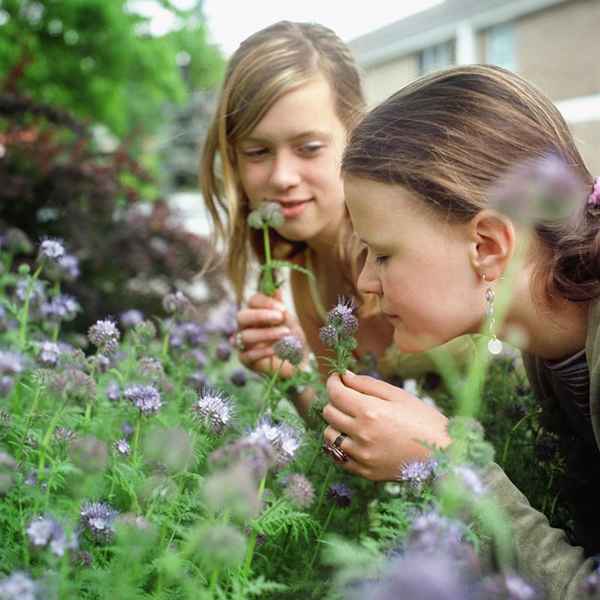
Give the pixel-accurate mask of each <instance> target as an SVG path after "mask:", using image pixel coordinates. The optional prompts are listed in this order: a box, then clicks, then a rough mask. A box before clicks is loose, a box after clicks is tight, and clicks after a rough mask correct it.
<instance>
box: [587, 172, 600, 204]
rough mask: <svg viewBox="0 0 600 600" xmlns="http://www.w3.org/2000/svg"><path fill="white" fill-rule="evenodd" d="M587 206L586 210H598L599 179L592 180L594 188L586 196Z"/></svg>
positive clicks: (599, 202)
mask: <svg viewBox="0 0 600 600" xmlns="http://www.w3.org/2000/svg"><path fill="white" fill-rule="evenodd" d="M587 205H588V208H600V177H596V179H594V186H593V187H592V191H591V193H590V195H589V196H588V200H587Z"/></svg>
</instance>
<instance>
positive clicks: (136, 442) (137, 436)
mask: <svg viewBox="0 0 600 600" xmlns="http://www.w3.org/2000/svg"><path fill="white" fill-rule="evenodd" d="M141 429H142V417H141V415H140V416H138V419H137V421H136V423H135V434H134V436H133V462H134V463H135V461H136V459H137V453H138V446H139V443H140V431H141Z"/></svg>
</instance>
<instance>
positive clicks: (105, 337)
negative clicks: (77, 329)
mask: <svg viewBox="0 0 600 600" xmlns="http://www.w3.org/2000/svg"><path fill="white" fill-rule="evenodd" d="M120 337H121V332H120V331H119V330H118V329H117V326H116V324H115V322H114V321H111V320H110V319H105V320H101V321H96V323H95V324H94V325H92V326H91V327H90V328H89V330H88V338H89V340H90V342H92V344H94V346H96V348H98V349H99V350H101V351H102V352H105V353H106V354H113V353H114V352H115V351H116V350H117V348H118V346H119V338H120Z"/></svg>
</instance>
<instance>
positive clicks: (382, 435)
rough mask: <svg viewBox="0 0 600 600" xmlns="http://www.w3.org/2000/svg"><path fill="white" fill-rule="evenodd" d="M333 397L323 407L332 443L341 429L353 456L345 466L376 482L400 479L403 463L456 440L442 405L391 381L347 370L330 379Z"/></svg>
mask: <svg viewBox="0 0 600 600" xmlns="http://www.w3.org/2000/svg"><path fill="white" fill-rule="evenodd" d="M327 391H328V393H329V398H330V402H329V404H327V405H326V406H325V408H324V409H323V417H324V418H325V420H326V421H327V422H328V423H329V426H328V427H327V428H326V429H325V431H324V434H323V435H324V437H325V440H326V441H328V442H329V443H333V441H334V440H335V439H336V438H337V436H338V435H339V434H340V433H342V432H343V433H345V434H346V435H347V437H346V438H345V439H344V440H343V441H342V443H341V445H340V447H341V449H342V450H343V451H344V452H345V453H346V454H347V455H348V458H349V460H348V461H347V462H345V463H340V465H341V466H342V467H343V468H344V469H346V470H347V471H350V472H351V473H355V474H356V475H360V476H362V477H365V478H367V479H371V480H373V481H392V480H397V479H398V476H399V474H400V471H401V469H402V466H403V465H405V464H408V463H411V462H413V461H416V460H425V459H427V458H428V457H429V455H430V454H431V451H430V450H429V448H427V447H426V446H424V445H423V443H422V442H425V443H426V444H427V445H428V446H429V447H431V446H436V447H441V448H444V447H446V446H447V445H448V444H450V441H451V439H450V437H449V436H448V432H447V430H446V426H447V421H448V420H447V419H446V417H445V416H444V415H443V414H442V413H440V412H439V411H438V410H437V409H435V408H433V407H431V406H429V405H428V404H425V403H424V402H423V401H421V400H419V399H418V398H416V397H415V396H412V395H411V394H409V393H408V392H405V391H404V390H403V389H401V388H397V387H395V386H393V385H390V384H389V383H385V382H383V381H379V380H378V379H374V378H372V377H367V376H366V375H355V374H354V373H351V372H350V371H346V372H345V373H344V374H343V375H342V376H341V377H340V376H339V375H338V374H333V375H331V376H330V377H329V379H328V380H327Z"/></svg>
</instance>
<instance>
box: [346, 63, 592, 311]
mask: <svg viewBox="0 0 600 600" xmlns="http://www.w3.org/2000/svg"><path fill="white" fill-rule="evenodd" d="M548 155H554V156H556V157H558V158H559V159H561V160H562V161H563V162H564V163H566V165H568V166H569V168H570V169H571V170H572V171H573V172H574V174H575V175H576V176H577V177H578V178H579V179H580V180H581V182H582V183H583V185H584V186H585V187H586V189H588V190H591V188H592V185H593V178H592V176H591V175H590V173H589V171H588V170H587V168H586V166H585V164H584V163H583V160H582V158H581V156H580V154H579V152H578V150H577V148H576V147H575V143H574V141H573V138H572V136H571V133H570V132H569V129H568V127H567V124H566V123H565V121H564V119H563V118H562V116H561V114H560V113H559V111H558V109H557V108H556V107H555V106H554V105H553V104H552V102H551V101H550V100H549V99H548V98H546V96H544V94H542V93H541V92H540V91H539V90H537V89H536V88H535V87H534V86H533V85H531V84H529V83H528V82H526V81H525V80H523V79H522V78H521V77H519V76H517V75H515V74H514V73H511V72H509V71H507V70H505V69H502V68H500V67H493V66H485V65H470V66H465V67H456V68H452V69H448V70H446V71H441V72H438V73H435V74H432V75H428V76H425V77H422V78H420V79H418V80H416V81H414V82H413V83H411V84H409V85H407V86H406V87H404V88H403V89H401V90H400V91H399V92H397V93H395V94H394V95H392V96H391V97H390V98H388V99H387V100H386V101H385V102H383V103H382V104H380V105H379V106H378V107H376V108H375V109H374V110H373V111H371V112H370V113H369V114H368V115H367V116H366V117H365V118H364V119H363V121H362V122H361V123H360V124H359V125H358V126H357V127H356V128H355V129H354V130H353V132H352V135H351V137H350V140H349V143H348V146H347V147H346V150H345V154H344V158H343V161H342V171H343V173H344V174H346V175H353V176H357V177H364V178H367V179H371V180H374V181H377V182H380V183H386V184H398V185H402V186H403V187H406V188H407V189H409V190H410V191H412V192H413V193H414V194H415V195H416V196H417V197H418V198H419V199H420V200H421V201H423V202H425V203H426V204H427V205H428V206H429V208H430V209H432V210H433V211H434V212H435V213H437V214H438V215H441V216H443V218H444V219H446V220H449V221H453V222H467V221H469V220H470V219H471V218H472V217H473V216H475V215H476V214H477V213H478V212H479V211H480V210H482V209H483V208H484V207H485V206H487V205H488V194H489V191H490V189H491V188H492V186H494V185H495V184H497V182H498V181H499V180H500V178H502V177H503V176H504V175H506V174H508V173H509V172H510V171H511V169H513V168H514V167H515V166H516V165H518V164H520V163H526V162H529V161H532V160H542V159H543V158H545V157H547V156H548ZM534 225H535V231H536V234H537V236H538V239H539V240H540V241H541V243H542V245H543V246H544V247H546V248H547V249H548V250H550V252H548V256H549V259H548V260H546V261H544V262H543V264H539V265H536V270H537V275H536V278H537V277H542V278H543V279H544V282H545V284H544V289H545V291H546V292H547V293H548V294H549V295H550V296H552V295H553V294H555V293H556V294H558V295H559V296H562V297H563V298H566V299H568V300H572V301H587V300H591V299H594V298H596V297H598V296H600V233H599V227H598V219H597V217H596V218H595V217H594V215H593V214H591V213H590V212H589V211H586V209H585V202H584V201H583V199H582V201H581V206H580V209H579V210H578V213H577V215H576V217H575V221H573V220H572V219H571V220H569V221H568V222H565V221H562V222H554V223H548V222H544V223H541V222H540V223H535V224H534Z"/></svg>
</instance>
